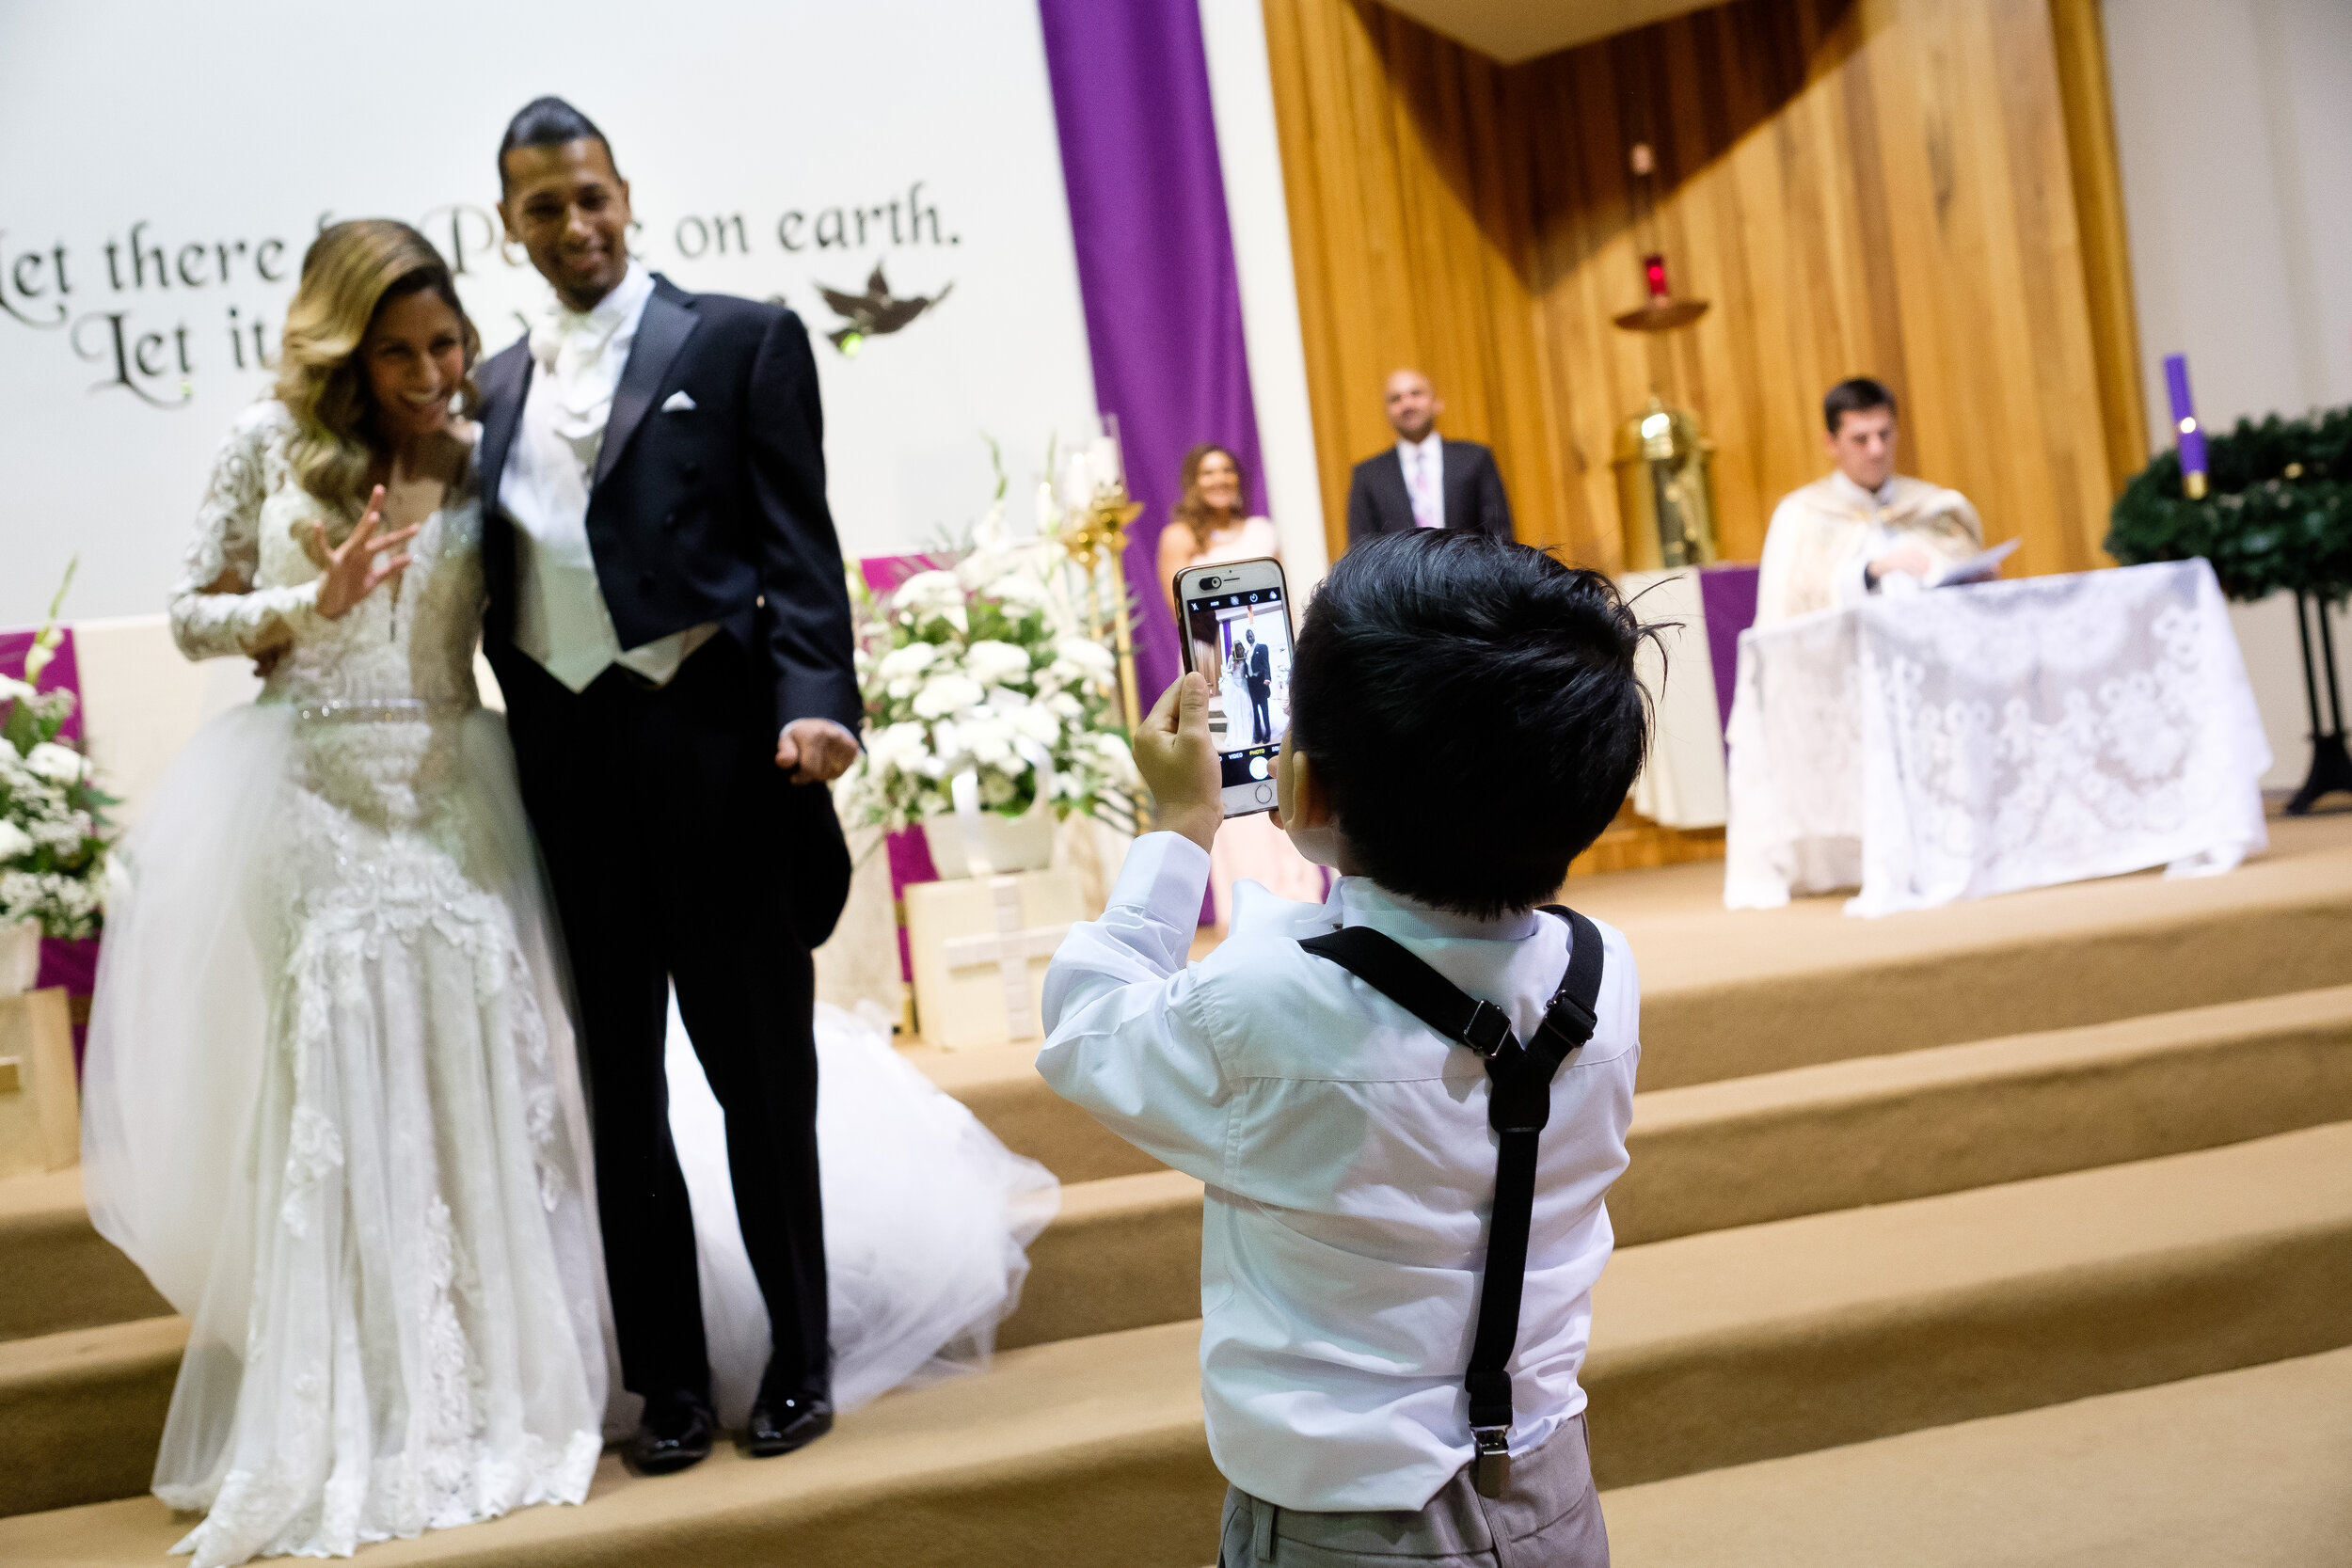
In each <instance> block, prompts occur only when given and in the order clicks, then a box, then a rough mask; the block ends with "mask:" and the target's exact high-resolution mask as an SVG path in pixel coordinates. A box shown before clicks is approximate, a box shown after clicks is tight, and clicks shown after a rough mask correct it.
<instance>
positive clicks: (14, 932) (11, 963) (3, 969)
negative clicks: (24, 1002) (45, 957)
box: [0, 920, 40, 996]
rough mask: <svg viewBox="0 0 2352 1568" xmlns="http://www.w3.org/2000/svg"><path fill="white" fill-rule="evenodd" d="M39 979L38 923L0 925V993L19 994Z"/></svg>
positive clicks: (32, 921) (35, 921)
mask: <svg viewBox="0 0 2352 1568" xmlns="http://www.w3.org/2000/svg"><path fill="white" fill-rule="evenodd" d="M38 979H40V921H38V920H20V921H18V922H17V923H16V924H15V925H13V926H0V996H21V995H23V994H24V992H26V991H28V990H32V989H33V982H34V981H35V980H38Z"/></svg>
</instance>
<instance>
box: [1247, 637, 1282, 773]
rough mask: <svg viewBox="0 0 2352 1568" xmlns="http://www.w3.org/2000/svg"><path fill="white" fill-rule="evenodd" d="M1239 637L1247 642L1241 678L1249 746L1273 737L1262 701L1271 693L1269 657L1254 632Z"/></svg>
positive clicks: (1265, 742) (1264, 742) (1270, 724)
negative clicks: (1244, 686)
mask: <svg viewBox="0 0 2352 1568" xmlns="http://www.w3.org/2000/svg"><path fill="white" fill-rule="evenodd" d="M1241 636H1242V641H1244V642H1247V643H1248V644H1249V647H1248V653H1247V654H1245V655H1244V660H1245V662H1244V664H1243V678H1244V679H1245V680H1247V681H1248V683H1249V739H1250V743H1251V744H1253V745H1258V746H1263V745H1265V744H1267V743H1268V742H1270V741H1271V740H1273V738H1274V721H1273V720H1272V719H1271V718H1270V717H1268V716H1267V713H1266V702H1267V700H1268V699H1270V698H1271V697H1272V696H1273V695H1274V664H1273V658H1272V656H1271V655H1269V654H1268V653H1267V652H1266V645H1265V644H1264V643H1263V642H1261V641H1258V634H1257V633H1256V632H1254V631H1245V632H1243V633H1242V634H1241Z"/></svg>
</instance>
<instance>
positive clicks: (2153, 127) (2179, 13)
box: [2103, 0, 2352, 787]
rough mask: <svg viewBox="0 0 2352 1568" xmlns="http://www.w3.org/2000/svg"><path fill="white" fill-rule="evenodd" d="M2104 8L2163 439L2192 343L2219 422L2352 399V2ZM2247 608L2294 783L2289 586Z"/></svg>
mask: <svg viewBox="0 0 2352 1568" xmlns="http://www.w3.org/2000/svg"><path fill="white" fill-rule="evenodd" d="M2103 14H2104V18H2105V21H2106V40H2107V68H2108V72H2109V75H2110V78H2111V83H2112V87H2113V90H2114V100H2115V130H2116V142H2117V151H2118V155H2119V158H2120V161H2121V163H2122V175H2123V205H2124V217H2125V223H2126V227H2127V230H2128V232H2129V236H2130V244H2131V260H2132V286H2133V291H2134V293H2135V295H2136V297H2137V306H2138V312H2139V345H2140V351H2141V357H2142V364H2141V374H2142V378H2143V385H2144V386H2145V388H2146V396H2147V403H2148V424H2149V432H2150V438H2151V439H2152V440H2153V441H2155V442H2157V443H2158V444H2159V445H2164V444H2169V442H2170V441H2171V438H2172V435H2171V430H2170V427H2169V417H2168V413H2167V408H2168V405H2167V403H2166V398H2165V387H2164V356H2166V355H2168V354H2185V355H2187V356H2188V367H2189V378H2190V381H2191V383H2192V384H2193V387H2194V388H2195V391H2196V396H2197V411H2198V415H2199V418H2201V420H2203V421H2204V422H2205V423H2206V425H2207V426H2208V427H2214V428H2227V427H2228V426H2230V425H2232V424H2234V423H2235V422H2236V421H2237V420H2239V419H2240V418H2242V417H2249V416H2250V417H2253V418H2257V419H2259V418H2260V417H2261V416H2263V415H2265V414H2267V413H2271V412H2274V411H2276V412H2280V413H2285V414H2299V413H2302V412H2304V411H2305V410H2307V409H2310V408H2313V407H2324V406H2335V405H2338V404H2345V403H2352V3H2347V0H2106V3H2105V6H2104V11H2103ZM2232 615H2233V620H2234V621H2235V622H2236V624H2237V626H2238V634H2239V640H2240V642H2241V643H2242V645H2243V646H2244V648H2245V652H2246V663H2247V670H2248V673H2249V675H2250V676H2251V678H2252V680H2253V683H2254V691H2255V697H2256V699H2257V701H2258V702H2259V703H2260V705H2261V706H2262V709H2263V716H2264V721H2265V726H2266V728H2267V729H2268V730H2269V734H2270V746H2271V751H2272V752H2273V754H2274V759H2275V760H2274V762H2273V766H2272V768H2271V771H2270V773H2269V775H2268V776H2267V777H2266V778H2265V783H2266V784H2270V785H2272V786H2274V787H2277V786H2285V785H2291V784H2296V783H2298V782H2300V780H2301V779H2302V776H2303V772H2304V769H2305V768H2306V766H2307V765H2308V763H2309V761H2310V752H2309V748H2308V746H2307V745H2306V743H2305V740H2304V735H2305V732H2306V731H2307V730H2308V729H2309V727H2310V721H2309V720H2308V718H2307V716H2306V713H2305V708H2304V699H2303V685H2302V681H2303V677H2302V665H2301V661H2300V657H2299V656H2298V655H2297V653H2296V641H2295V617H2294V613H2293V610H2292V607H2291V601H2288V600H2284V599H2278V600H2271V601H2265V602H2264V603H2263V604H2259V605H2252V606H2234V607H2233V611H2232ZM2336 625H2337V626H2338V627H2339V641H2338V645H2337V657H2338V659H2339V662H2340V663H2342V662H2347V660H2348V656H2352V638H2346V637H2345V636H2344V633H2343V630H2342V628H2343V627H2344V621H2343V620H2342V619H2341V618H2339V619H2338V620H2337V622H2336Z"/></svg>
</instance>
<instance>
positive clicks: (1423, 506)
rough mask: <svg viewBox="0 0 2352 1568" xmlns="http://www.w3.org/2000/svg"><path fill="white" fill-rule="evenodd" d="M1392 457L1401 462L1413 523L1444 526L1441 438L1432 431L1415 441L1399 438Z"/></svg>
mask: <svg viewBox="0 0 2352 1568" xmlns="http://www.w3.org/2000/svg"><path fill="white" fill-rule="evenodd" d="M1396 459H1397V461H1398V462H1400V463H1402V464H1404V465H1405V490H1406V494H1407V495H1409V496H1411V497H1412V498H1413V526H1414V527H1415V528H1443V527H1445V442H1444V440H1443V439H1442V438H1440V437H1439V436H1438V433H1437V432H1436V431H1434V430H1433V431H1431V432H1430V433H1429V434H1428V435H1426V436H1422V438H1421V439H1420V440H1418V441H1405V440H1400V441H1398V442H1397V444H1396Z"/></svg>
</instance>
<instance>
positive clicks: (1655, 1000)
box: [1562, 817, 2352, 1089]
mask: <svg viewBox="0 0 2352 1568" xmlns="http://www.w3.org/2000/svg"><path fill="white" fill-rule="evenodd" d="M2269 827H2270V832H2271V850H2270V852H2269V853H2268V854H2267V855H2265V856H2262V857H2260V858H2257V859H2256V860H2253V861H2251V862H2249V863H2247V864H2246V865H2245V866H2243V867H2241V868H2240V869H2238V870H2237V871H2234V872H2233V873H2231V874H2230V875H2229V876H2226V877H2208V878H2196V879H2184V880H2180V881H2166V880H2164V879H2161V878H2160V877H2158V876H2157V875H2156V874H2155V873H2153V872H2151V873H2147V874H2144V875H2141V876H2136V877H2118V878H2110V879H2106V880H2104V881H2096V882H2077V883H2074V884H2071V885H2069V886H2066V887H2054V888H2037V889H2033V890H2030V891H2028V892H2025V893H2013V894H2007V895H2003V896H2001V897H1998V898H1987V899H1983V900H1980V901H1977V902H1972V903H1965V904H1955V905H1951V906H1949V907H1947V908H1944V909H1937V910H1921V911H1914V912H1911V913H1907V914H1899V915H1890V916H1887V917H1885V918H1884V919H1880V920H1852V919H1848V918H1847V917H1846V916H1845V915H1844V914H1842V913H1841V912H1839V911H1840V908H1841V906H1842V903H1843V900H1842V899H1841V898H1836V897H1830V898H1807V899H1800V900H1798V901H1797V902H1796V903H1794V904H1792V905H1790V906H1789V907H1788V908H1787V909H1783V910H1770V911H1755V910H1743V911H1729V910H1725V909H1724V908H1723V905H1722V897H1723V867H1722V866H1721V865H1720V864H1711V865H1708V864H1691V865H1676V866H1665V867H1661V868H1659V869H1656V870H1648V871H1642V872H1637V873H1618V874H1615V875H1611V876H1600V877H1579V878H1575V879H1571V880H1570V881H1569V883H1568V884H1567V886H1566V887H1565V888H1564V889H1563V890H1562V893H1563V895H1564V896H1565V900H1566V901H1567V902H1568V903H1570V904H1572V905H1574V906H1575V907H1577V908H1578V909H1581V910H1582V911H1585V912H1586V913H1588V914H1591V915H1593V916H1595V917H1596V918H1597V919H1602V920H1607V921H1609V922H1610V923H1612V924H1613V925H1615V926H1617V927H1619V928H1620V929H1622V930H1623V931H1624V932H1625V933H1626V936H1627V938H1628V940H1629V941H1630V942H1631V943H1632V946H1633V951H1634V954H1635V955H1636V957H1637V958H1639V960H1640V963H1641V966H1642V1043H1643V1051H1642V1086H1643V1087H1644V1088H1646V1089H1666V1088H1679V1087H1681V1086H1683V1085H1688V1084H1706V1083H1714V1082H1717V1081H1720V1080H1723V1079H1726V1078H1740V1077H1745V1076H1748V1075H1749V1074H1753V1073H1758V1072H1776V1071H1779V1070H1781V1069H1787V1068H1793V1067H1804V1066H1808V1065H1810V1064H1812V1063H1816V1062H1834V1061H1842V1060H1845V1059H1847V1058H1849V1057H1853V1056H1877V1055H1885V1054H1888V1053H1894V1052H1898V1051H1915V1050H1919V1049H1922V1048H1924V1047H1928V1046H1937V1045H1955V1044H1958V1043H1960V1042H1962V1041H1964V1040H1979V1039H1989V1038H1993V1037H1999V1036H2007V1035H2015V1034H2024V1033H2026V1032H2028V1031H2035V1030H2046V1029H2057V1028H2068V1027H2072V1026H2074V1025H2076V1024H2084V1023H2105V1022H2112V1021H2114V1020H2116V1019H2122V1018H2137V1017H2138V1016H2140V1015H2142V1014H2145V1013H2155V1012H2177V1011H2179V1010H2181V1009H2183V1008H2186V1007H2202V1006H2211V1005H2213V1004H2215V1003H2219V1002H2236V1001H2243V1000H2245V999H2247V998H2249V997H2256V996H2278V995H2282V994H2284V993H2286V992H2289V991H2299V990H2319V989H2321V988H2323V987H2328V986H2341V985H2347V984H2352V842H2347V834H2346V831H2345V830H2346V824H2345V823H2344V820H2343V819H2342V818H2338V819H2336V820H2333V821H2328V820H2325V819H2321V818H2316V817H2305V818H2282V819H2274V820H2273V821H2272V822H2271V823H2270V824H2269Z"/></svg>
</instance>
